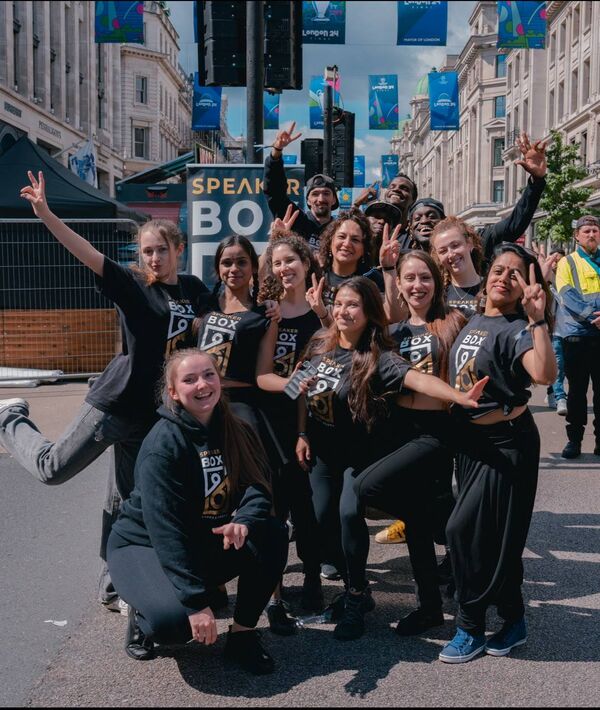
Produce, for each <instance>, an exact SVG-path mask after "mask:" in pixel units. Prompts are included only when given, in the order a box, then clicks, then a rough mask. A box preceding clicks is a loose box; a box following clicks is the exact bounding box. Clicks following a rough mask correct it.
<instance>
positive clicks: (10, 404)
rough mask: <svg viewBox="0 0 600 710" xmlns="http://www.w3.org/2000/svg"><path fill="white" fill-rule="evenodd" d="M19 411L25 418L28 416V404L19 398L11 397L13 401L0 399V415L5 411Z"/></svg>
mask: <svg viewBox="0 0 600 710" xmlns="http://www.w3.org/2000/svg"><path fill="white" fill-rule="evenodd" d="M15 408H17V409H20V410H21V411H22V412H23V413H24V414H25V416H27V415H28V414H29V402H28V401H27V400H26V399H21V398H20V397H13V399H0V414H2V412H3V411H4V410H5V409H15Z"/></svg>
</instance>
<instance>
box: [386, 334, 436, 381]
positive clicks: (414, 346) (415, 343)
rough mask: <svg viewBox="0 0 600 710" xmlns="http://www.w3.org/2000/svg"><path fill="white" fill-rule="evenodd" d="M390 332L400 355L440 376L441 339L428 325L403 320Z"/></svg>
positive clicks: (429, 372) (428, 371)
mask: <svg viewBox="0 0 600 710" xmlns="http://www.w3.org/2000/svg"><path fill="white" fill-rule="evenodd" d="M390 334H391V336H392V338H394V340H395V341H396V342H397V343H398V350H399V353H400V355H401V356H402V357H403V358H404V359H405V360H407V361H408V362H409V363H410V364H411V365H412V366H413V367H415V368H416V369H417V370H420V371H421V372H425V373H426V374H428V375H435V376H436V377H439V376H440V362H439V352H440V347H439V340H438V337H437V335H434V334H433V333H432V332H430V331H429V330H428V329H427V326H426V325H413V324H412V323H409V322H408V321H403V322H401V323H398V324H397V325H396V326H395V327H394V328H393V329H390Z"/></svg>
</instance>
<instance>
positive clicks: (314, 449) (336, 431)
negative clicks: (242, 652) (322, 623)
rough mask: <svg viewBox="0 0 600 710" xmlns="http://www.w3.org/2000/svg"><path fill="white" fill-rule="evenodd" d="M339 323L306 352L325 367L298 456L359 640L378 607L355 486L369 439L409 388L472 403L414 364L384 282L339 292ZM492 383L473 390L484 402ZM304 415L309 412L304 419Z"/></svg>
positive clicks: (347, 631)
mask: <svg viewBox="0 0 600 710" xmlns="http://www.w3.org/2000/svg"><path fill="white" fill-rule="evenodd" d="M333 321H334V322H333V324H332V325H331V327H330V328H329V329H327V330H326V331H323V332H322V333H319V334H317V335H315V336H314V337H313V339H312V340H311V342H310V343H309V347H308V350H307V354H306V357H307V358H309V359H310V361H311V363H312V364H313V366H314V367H315V368H316V369H317V372H318V374H317V376H316V382H315V383H314V384H313V385H312V386H311V387H310V389H309V391H308V394H307V397H306V410H307V412H308V419H307V418H306V416H305V415H306V410H305V411H304V413H302V412H301V417H300V425H301V426H302V425H303V424H305V423H306V427H304V426H302V429H303V430H302V431H300V433H299V434H298V442H297V445H296V454H297V458H298V462H299V463H300V465H301V466H302V467H303V468H305V469H307V470H310V474H309V475H310V483H311V488H312V491H313V502H314V505H315V513H316V516H317V520H318V522H319V525H320V526H321V529H322V534H321V537H322V538H323V539H325V538H326V537H329V538H330V539H332V540H333V541H335V543H336V544H337V559H336V560H335V562H336V567H337V569H338V570H339V571H340V572H342V573H343V577H344V581H345V584H346V588H347V593H346V594H345V595H344V597H342V598H341V599H340V601H339V602H335V603H334V609H333V618H334V620H335V618H336V616H337V618H338V619H339V622H338V624H337V626H336V628H335V632H334V634H335V636H336V638H339V639H354V638H358V637H359V636H361V635H362V634H363V632H364V620H363V616H364V614H365V612H367V611H370V610H371V609H373V608H374V602H373V599H372V598H371V594H370V591H369V588H368V583H367V580H366V576H365V567H366V561H367V555H368V550H369V532H368V528H367V525H366V523H365V520H364V516H363V514H362V509H361V507H360V505H359V502H358V499H357V497H356V495H355V493H354V490H353V484H354V479H355V477H356V475H357V471H359V470H360V469H361V468H363V467H364V466H365V465H367V464H368V463H369V462H370V460H372V458H373V457H374V454H376V452H374V451H373V446H372V442H371V441H369V436H370V435H371V432H372V431H374V430H375V425H377V426H379V424H380V423H381V422H382V421H383V420H384V419H385V418H386V416H387V412H388V404H389V400H393V399H395V397H397V395H398V393H399V392H400V391H401V390H402V388H403V387H407V388H409V389H410V390H412V391H413V392H421V393H423V394H427V395H429V396H431V397H436V398H438V399H441V400H444V401H452V402H457V403H460V404H466V402H467V398H465V396H464V394H462V393H460V396H458V397H457V394H458V393H457V392H456V390H453V389H452V388H451V387H450V386H449V385H448V384H446V383H445V382H443V381H442V380H440V379H439V378H437V377H434V376H432V375H426V374H424V373H422V372H418V371H417V370H415V369H412V368H411V367H410V365H409V363H408V362H407V361H406V360H404V359H403V358H401V357H400V356H399V355H398V354H397V352H394V350H395V344H394V342H393V341H392V340H391V339H390V338H389V336H388V334H387V319H386V316H385V313H384V311H383V306H382V303H381V297H380V296H379V293H378V291H377V288H376V286H375V285H374V284H373V283H372V282H371V281H369V279H366V278H364V277H362V276H358V277H355V278H352V279H350V280H349V281H347V282H346V283H345V284H344V285H343V286H342V287H341V288H340V289H339V291H338V292H337V293H336V296H335V302H334V306H333ZM484 384H485V381H484V382H481V383H478V384H477V385H476V386H475V388H474V390H473V391H472V392H471V393H470V397H468V399H469V400H470V403H471V404H470V405H469V406H474V407H476V406H477V402H476V400H477V396H478V392H479V390H480V389H482V387H483V385H484ZM303 415H304V416H303Z"/></svg>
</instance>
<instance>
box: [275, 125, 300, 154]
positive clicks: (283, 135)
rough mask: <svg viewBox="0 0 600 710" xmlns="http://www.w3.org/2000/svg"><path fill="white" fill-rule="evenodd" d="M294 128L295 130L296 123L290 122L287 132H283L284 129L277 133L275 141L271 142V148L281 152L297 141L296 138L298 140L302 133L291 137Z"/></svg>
mask: <svg viewBox="0 0 600 710" xmlns="http://www.w3.org/2000/svg"><path fill="white" fill-rule="evenodd" d="M294 128H296V121H292V125H291V126H290V127H289V129H288V130H287V131H286V130H285V128H283V129H281V131H279V133H278V134H277V136H276V137H275V140H274V141H273V148H275V150H279V151H282V150H283V149H284V148H285V147H286V146H288V145H289V144H290V143H293V142H294V141H295V140H298V138H300V136H301V135H302V133H296V135H295V136H294V135H292V134H293V133H294Z"/></svg>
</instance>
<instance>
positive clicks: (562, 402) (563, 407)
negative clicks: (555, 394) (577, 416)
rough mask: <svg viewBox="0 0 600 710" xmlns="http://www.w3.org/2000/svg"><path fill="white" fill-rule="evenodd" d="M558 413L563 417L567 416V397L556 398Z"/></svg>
mask: <svg viewBox="0 0 600 710" xmlns="http://www.w3.org/2000/svg"><path fill="white" fill-rule="evenodd" d="M556 413H557V414H558V415H559V416H561V417H566V416H567V400H566V399H558V400H556Z"/></svg>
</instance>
